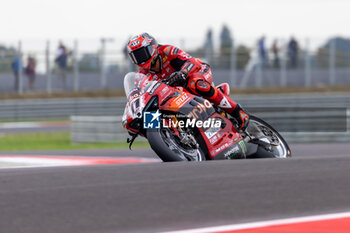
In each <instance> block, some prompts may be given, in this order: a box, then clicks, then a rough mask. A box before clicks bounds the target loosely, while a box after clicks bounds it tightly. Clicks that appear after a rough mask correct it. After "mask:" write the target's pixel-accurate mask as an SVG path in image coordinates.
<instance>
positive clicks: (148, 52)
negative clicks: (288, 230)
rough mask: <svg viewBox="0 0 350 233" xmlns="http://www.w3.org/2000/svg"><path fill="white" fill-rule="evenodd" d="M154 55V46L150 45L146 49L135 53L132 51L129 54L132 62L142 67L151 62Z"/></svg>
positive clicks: (143, 48) (140, 49)
mask: <svg viewBox="0 0 350 233" xmlns="http://www.w3.org/2000/svg"><path fill="white" fill-rule="evenodd" d="M153 54H154V48H153V46H152V45H148V46H146V47H142V48H139V49H137V50H135V51H131V52H130V53H129V55H130V57H131V60H132V61H133V62H134V63H135V64H136V65H141V64H143V63H145V62H147V61H149V60H150V59H151V58H152V56H153Z"/></svg>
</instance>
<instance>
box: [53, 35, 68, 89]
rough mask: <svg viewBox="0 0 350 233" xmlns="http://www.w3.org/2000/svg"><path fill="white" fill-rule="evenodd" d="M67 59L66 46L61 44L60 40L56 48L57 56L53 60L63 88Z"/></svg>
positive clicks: (65, 82)
mask: <svg viewBox="0 0 350 233" xmlns="http://www.w3.org/2000/svg"><path fill="white" fill-rule="evenodd" d="M67 60H68V52H67V48H66V46H64V45H63V43H62V42H60V43H59V46H58V49H57V56H56V59H55V62H56V64H57V67H58V77H59V79H60V80H61V82H62V87H63V89H64V90H65V89H66V88H67Z"/></svg>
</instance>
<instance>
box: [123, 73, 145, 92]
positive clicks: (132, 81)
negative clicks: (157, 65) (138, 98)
mask: <svg viewBox="0 0 350 233" xmlns="http://www.w3.org/2000/svg"><path fill="white" fill-rule="evenodd" d="M144 78H146V75H144V74H141V73H136V72H130V73H127V74H126V75H125V77H124V90H125V94H126V96H127V97H128V98H129V96H130V94H131V93H133V92H134V91H135V90H139V89H140V84H141V81H142V80H143V79H144Z"/></svg>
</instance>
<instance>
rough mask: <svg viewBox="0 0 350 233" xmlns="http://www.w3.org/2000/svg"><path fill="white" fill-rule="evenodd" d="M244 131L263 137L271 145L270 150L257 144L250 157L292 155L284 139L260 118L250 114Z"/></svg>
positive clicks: (282, 156)
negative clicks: (255, 150)
mask: <svg viewBox="0 0 350 233" xmlns="http://www.w3.org/2000/svg"><path fill="white" fill-rule="evenodd" d="M246 131H247V132H248V133H249V135H250V136H253V137H256V138H258V139H263V140H264V141H265V142H269V143H270V145H271V151H268V150H266V149H265V148H264V147H263V146H260V145H259V148H258V152H257V153H256V154H255V155H253V156H252V158H269V157H270V158H274V157H275V158H287V157H291V156H292V153H291V150H290V148H289V146H288V144H287V142H286V140H284V138H283V137H282V136H281V135H280V134H279V133H278V132H277V130H275V129H274V128H273V127H272V126H271V125H269V124H268V123H266V122H265V121H263V120H262V119H260V118H258V117H256V116H251V117H250V120H249V125H248V128H247V129H246Z"/></svg>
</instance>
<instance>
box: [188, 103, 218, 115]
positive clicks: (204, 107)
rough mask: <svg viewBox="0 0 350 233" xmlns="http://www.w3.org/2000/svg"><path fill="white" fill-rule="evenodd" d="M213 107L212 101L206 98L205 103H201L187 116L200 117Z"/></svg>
mask: <svg viewBox="0 0 350 233" xmlns="http://www.w3.org/2000/svg"><path fill="white" fill-rule="evenodd" d="M210 108H212V105H211V103H210V102H209V101H208V100H204V102H203V104H202V103H199V104H198V105H197V106H196V107H195V108H194V109H193V110H192V111H190V112H189V113H188V114H187V116H188V117H189V118H192V119H198V118H199V116H200V114H202V113H203V112H206V111H207V109H210Z"/></svg>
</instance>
